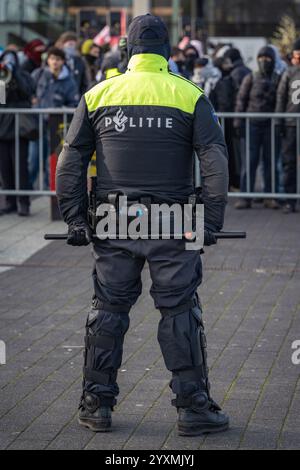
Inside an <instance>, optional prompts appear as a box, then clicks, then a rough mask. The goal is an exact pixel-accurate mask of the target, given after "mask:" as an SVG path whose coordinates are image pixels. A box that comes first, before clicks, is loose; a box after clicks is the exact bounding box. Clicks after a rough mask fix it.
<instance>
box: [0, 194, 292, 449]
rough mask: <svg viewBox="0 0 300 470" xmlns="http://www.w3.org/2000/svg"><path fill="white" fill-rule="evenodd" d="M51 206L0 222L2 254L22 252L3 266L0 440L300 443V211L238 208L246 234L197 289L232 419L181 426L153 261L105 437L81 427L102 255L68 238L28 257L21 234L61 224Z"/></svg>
mask: <svg viewBox="0 0 300 470" xmlns="http://www.w3.org/2000/svg"><path fill="white" fill-rule="evenodd" d="M44 208H45V204H44V203H43V202H41V201H37V202H36V203H35V209H34V212H35V214H36V216H35V217H34V218H32V219H31V221H29V222H30V223H32V224H33V225H32V226H30V224H29V223H27V222H26V223H25V221H22V223H21V222H20V221H19V220H18V219H17V218H14V217H12V218H10V217H6V216H5V217H3V218H2V219H1V228H0V246H1V247H4V250H5V253H6V254H3V252H2V253H1V256H0V262H2V261H3V260H4V259H5V256H6V260H8V259H9V257H10V256H13V257H14V260H15V261H14V262H15V264H16V266H15V267H13V268H12V269H10V270H8V271H7V270H5V271H2V270H1V272H0V297H1V305H0V338H1V339H3V340H5V341H6V342H7V353H8V354H7V364H6V365H5V366H1V374H0V389H1V400H0V448H1V449H6V448H8V449H36V450H38V449H45V448H47V449H94V450H98V449H99V450H100V449H107V450H108V449H113V450H114V449H116V450H117V449H123V448H124V449H128V450H129V449H153V450H154V449H163V450H196V449H201V450H209V449H225V450H233V449H238V448H241V449H275V448H279V449H281V448H282V449H299V448H300V436H299V429H300V421H299V415H300V408H299V406H300V405H299V403H300V399H299V396H300V382H299V373H300V369H299V367H300V366H299V367H298V366H294V365H293V364H292V362H291V355H292V350H291V345H292V342H293V341H294V340H296V339H300V320H299V310H297V309H298V308H299V307H298V306H299V304H300V289H299V285H300V284H299V281H300V246H299V234H300V221H299V218H297V217H293V218H290V219H289V221H288V222H289V229H288V230H286V224H287V218H286V217H284V216H283V215H282V214H281V212H280V211H277V212H276V211H266V210H263V209H261V208H257V206H254V208H253V209H252V210H251V211H245V213H243V212H236V211H234V210H233V209H232V207H231V206H229V208H228V211H227V219H226V226H225V228H224V230H240V229H243V228H244V227H245V228H246V229H247V231H248V240H247V241H226V242H220V243H218V245H217V246H216V247H210V248H208V249H207V250H206V254H205V256H203V258H202V259H203V264H204V281H203V284H202V286H201V288H200V289H199V295H200V297H201V299H202V303H203V305H204V315H203V317H204V322H205V328H206V332H207V338H208V353H209V365H210V367H211V382H212V394H213V397H214V398H215V399H216V401H217V402H219V403H221V404H222V406H223V408H224V410H225V412H226V413H228V414H229V416H230V419H231V428H230V431H228V432H227V433H220V434H219V435H215V436H201V437H194V438H190V439H187V438H183V437H179V436H178V435H177V430H176V419H177V414H176V409H174V408H173V407H172V406H171V404H170V401H171V398H172V394H171V391H170V389H169V387H168V381H169V380H170V378H171V374H170V372H169V371H167V370H166V368H165V365H164V361H163V359H162V357H161V352H160V348H159V345H158V342H157V326H158V322H159V319H160V314H159V312H158V311H157V310H155V308H154V305H153V300H152V299H151V297H150V296H149V293H148V291H149V288H150V286H151V280H150V276H149V267H148V266H147V265H146V267H145V269H144V271H143V273H142V278H143V283H144V288H143V292H142V295H141V297H140V299H139V300H138V302H137V304H136V305H135V306H134V308H133V309H132V312H131V314H130V315H131V327H130V330H129V332H128V334H127V336H126V339H125V345H124V358H123V364H122V368H121V371H120V373H119V385H120V396H119V397H118V398H119V402H118V406H117V407H116V410H115V412H114V414H113V423H114V424H113V425H114V432H113V433H109V434H101V435H95V434H93V433H92V432H90V431H88V430H86V429H83V428H81V427H80V426H79V425H78V423H77V420H76V412H77V405H78V401H79V397H80V394H81V374H82V372H81V367H82V350H83V336H84V323H85V319H86V315H87V312H88V311H89V308H90V304H91V295H92V282H91V278H90V272H91V268H92V260H91V258H90V253H89V248H87V249H85V248H84V249H75V248H74V249H73V248H71V247H66V246H65V244H64V243H61V242H58V243H53V244H45V245H43V247H42V249H41V250H39V251H37V252H36V253H35V254H33V255H32V256H31V257H30V258H28V259H26V257H25V258H24V257H23V255H22V256H20V255H19V251H20V250H21V248H19V247H21V246H22V233H24V234H26V237H27V242H26V243H29V244H30V243H34V237H33V238H32V234H33V232H34V231H37V232H39V231H40V232H39V233H40V234H42V233H43V231H52V228H51V230H50V226H49V227H47V224H46V220H45V213H44ZM39 214H40V215H39ZM47 223H48V221H47ZM45 224H46V225H45ZM46 227H47V228H46ZM58 227H59V226H53V231H56V230H57V229H58ZM61 229H62V230H64V227H63V226H62V227H61ZM8 231H9V233H11V234H12V238H11V240H9V239H8V238H7V233H8ZM17 245H18V246H17ZM24 246H25V247H26V246H27V245H26V244H25V245H24V244H23V247H24ZM28 246H29V245H28ZM14 248H15V252H14V253H13V255H11V253H12V250H13V249H14ZM30 250H31V251H30ZM30 250H29V249H28V253H33V251H32V247H30ZM1 260H2V261H1ZM24 260H25V261H24ZM21 263H23V264H21Z"/></svg>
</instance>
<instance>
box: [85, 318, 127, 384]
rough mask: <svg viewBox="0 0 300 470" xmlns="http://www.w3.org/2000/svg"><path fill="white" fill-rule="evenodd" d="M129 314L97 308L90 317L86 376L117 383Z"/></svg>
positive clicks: (86, 345)
mask: <svg viewBox="0 0 300 470" xmlns="http://www.w3.org/2000/svg"><path fill="white" fill-rule="evenodd" d="M128 327H129V316H128V313H127V314H118V313H113V312H109V311H105V310H99V309H93V310H92V311H91V312H90V313H89V315H88V318H87V322H86V336H85V354H84V358H85V361H84V379H85V380H87V381H89V382H93V383H95V384H99V385H104V386H107V385H110V384H114V383H115V381H116V378H117V370H118V369H119V367H120V365H121V361H122V352H123V342H124V335H125V333H126V331H127V330H128Z"/></svg>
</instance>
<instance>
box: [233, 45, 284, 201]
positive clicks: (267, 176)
mask: <svg viewBox="0 0 300 470" xmlns="http://www.w3.org/2000/svg"><path fill="white" fill-rule="evenodd" d="M257 62H258V67H259V71H258V72H255V73H251V74H248V75H246V77H245V78H244V80H243V82H242V85H241V88H240V91H239V93H238V96H237V103H236V108H235V110H236V112H238V113H243V112H248V113H251V112H253V113H273V112H274V110H275V106H276V92H277V87H278V84H279V80H280V77H279V75H278V74H277V73H276V72H275V71H274V69H275V52H274V50H273V49H272V48H271V47H270V46H265V47H263V48H261V49H260V51H259V53H258V56H257ZM243 124H244V123H243V121H242V120H241V119H236V120H235V122H234V126H235V128H237V129H239V133H241V131H242V130H243ZM261 151H262V159H263V179H264V192H265V193H270V192H271V190H272V186H271V121H270V119H263V118H259V119H252V120H251V121H250V188H248V187H247V168H246V167H247V164H246V161H245V154H244V155H243V159H242V171H241V191H242V192H247V191H250V192H253V191H254V185H255V178H256V172H257V168H258V164H259V160H260V153H261ZM275 190H276V189H275ZM265 206H266V207H269V208H274V209H278V203H277V202H276V201H272V200H271V201H270V200H266V201H265ZM250 207H251V200H250V199H246V200H240V201H238V202H237V204H236V208H237V209H246V208H250Z"/></svg>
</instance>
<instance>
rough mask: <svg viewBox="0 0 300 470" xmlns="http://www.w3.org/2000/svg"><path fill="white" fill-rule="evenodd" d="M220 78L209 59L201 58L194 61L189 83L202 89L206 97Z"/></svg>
mask: <svg viewBox="0 0 300 470" xmlns="http://www.w3.org/2000/svg"><path fill="white" fill-rule="evenodd" d="M220 78H221V72H220V70H219V69H218V68H217V67H215V66H214V65H213V63H212V61H211V59H210V57H207V56H206V57H202V59H197V60H196V61H195V65H194V74H193V76H192V77H191V81H192V82H193V83H195V85H197V86H199V87H200V88H202V89H203V90H204V93H205V94H206V96H209V95H210V93H211V92H212V90H213V89H214V88H215V86H216V84H217V82H218V81H219V80H220Z"/></svg>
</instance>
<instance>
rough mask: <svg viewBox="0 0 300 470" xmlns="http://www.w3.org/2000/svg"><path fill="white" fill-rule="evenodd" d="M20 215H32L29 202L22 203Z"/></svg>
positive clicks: (19, 210) (19, 209)
mask: <svg viewBox="0 0 300 470" xmlns="http://www.w3.org/2000/svg"><path fill="white" fill-rule="evenodd" d="M18 215H19V216H20V217H28V216H29V215H30V207H29V205H28V204H24V203H20V204H19V208H18Z"/></svg>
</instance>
